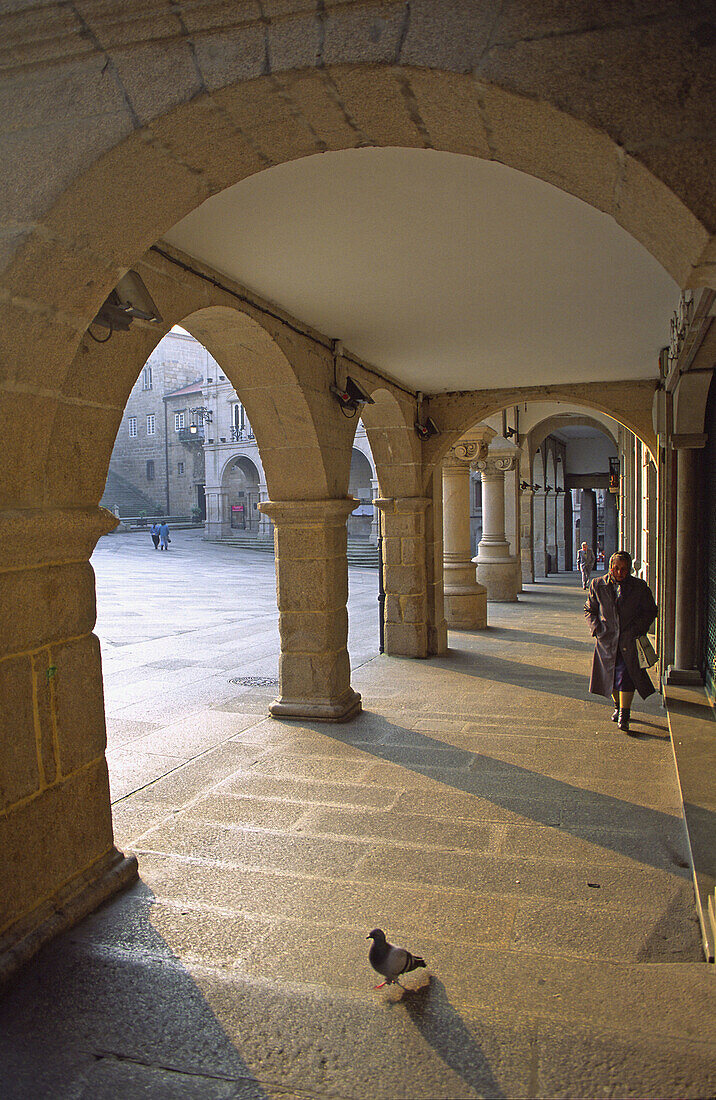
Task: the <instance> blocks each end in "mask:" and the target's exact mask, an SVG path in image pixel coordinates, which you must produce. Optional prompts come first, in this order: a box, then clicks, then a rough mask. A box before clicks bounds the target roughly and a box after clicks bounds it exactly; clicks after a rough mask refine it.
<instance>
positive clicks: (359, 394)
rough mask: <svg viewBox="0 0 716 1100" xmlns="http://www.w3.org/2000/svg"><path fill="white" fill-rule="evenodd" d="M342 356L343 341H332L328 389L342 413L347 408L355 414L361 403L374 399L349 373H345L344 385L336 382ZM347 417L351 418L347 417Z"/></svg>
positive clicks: (371, 403) (372, 401)
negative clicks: (330, 378) (331, 379)
mask: <svg viewBox="0 0 716 1100" xmlns="http://www.w3.org/2000/svg"><path fill="white" fill-rule="evenodd" d="M342 358H343V341H342V340H334V341H333V381H332V383H331V385H330V391H331V393H332V394H334V396H335V397H336V399H337V401H338V403H339V405H340V406H341V410H342V412H343V415H344V416H346V415H347V410H348V411H351V410H352V412H353V416H355V414H356V412H357V411H358V409H359V408H361V406H363V405H375V401H374V400H373V398H372V397H371V396H370V394H369V393H366V391H365V390H364V389H363V387H362V386H359V385H358V383H357V382H356V380H355V379H354V378H351V377H350V375H348V374H347V375H346V381H345V385H343V386H341V385H339V383H338V376H339V370H338V364H339V362H340V361H341V360H342ZM349 419H352V418H351V417H349Z"/></svg>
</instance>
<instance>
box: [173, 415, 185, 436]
mask: <svg viewBox="0 0 716 1100" xmlns="http://www.w3.org/2000/svg"><path fill="white" fill-rule="evenodd" d="M183 427H184V413H174V431H175V432H180V431H181V430H182V428H183Z"/></svg>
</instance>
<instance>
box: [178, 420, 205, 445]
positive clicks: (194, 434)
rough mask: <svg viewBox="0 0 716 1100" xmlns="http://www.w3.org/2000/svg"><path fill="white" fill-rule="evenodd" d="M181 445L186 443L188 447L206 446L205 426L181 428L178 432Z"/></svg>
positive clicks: (195, 425) (193, 425)
mask: <svg viewBox="0 0 716 1100" xmlns="http://www.w3.org/2000/svg"><path fill="white" fill-rule="evenodd" d="M177 436H178V438H179V442H180V443H185V444H186V445H187V446H192V445H198V446H200V447H203V446H204V425H203V424H191V425H190V426H189V427H188V428H180V429H179V431H178V432H177Z"/></svg>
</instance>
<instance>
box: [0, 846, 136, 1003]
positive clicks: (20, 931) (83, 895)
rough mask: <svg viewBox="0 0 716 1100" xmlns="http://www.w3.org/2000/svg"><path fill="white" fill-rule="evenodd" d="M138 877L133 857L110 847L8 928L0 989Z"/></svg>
mask: <svg viewBox="0 0 716 1100" xmlns="http://www.w3.org/2000/svg"><path fill="white" fill-rule="evenodd" d="M138 875H139V868H138V865H137V859H136V856H125V855H123V854H122V852H120V851H118V850H117V849H116V848H113V849H112V851H111V852H110V853H109V854H108V855H106V856H104V857H103V858H102V859H101V860H99V862H98V863H96V864H95V865H94V866H93V867H91V868H90V869H89V870H88V871H84V872H83V873H82V874H81V875H78V876H77V878H75V879H73V880H72V881H71V882H70V883H68V884H67V885H66V886H65V887H64V888H63V889H62V890H60V891H59V892H58V893H57V894H55V895H53V897H52V898H48V899H47V901H45V902H43V904H42V905H41V906H38V907H37V908H36V909H34V910H33V911H32V913H29V914H27V915H26V916H25V917H23V918H22V920H20V921H18V922H17V924H15V925H14V926H13V927H12V928H9V929H8V930H7V932H5V934H4V935H3V937H2V939H0V986H2V985H4V984H5V982H7V981H8V979H9V978H11V977H12V975H13V974H15V973H16V971H18V970H19V969H20V967H21V966H24V965H25V963H26V962H28V961H29V960H30V959H31V958H32V956H33V955H35V954H36V953H37V952H38V951H39V950H40V948H41V947H43V946H44V944H46V943H47V942H48V941H49V940H51V939H54V938H55V936H59V935H60V933H61V932H66V931H67V929H68V928H72V927H73V925H75V924H77V923H78V921H80V920H82V918H83V917H86V916H87V915H88V914H89V913H91V912H93V911H94V910H95V909H97V908H98V906H100V905H101V904H102V903H103V902H105V901H107V899H108V898H110V897H112V895H113V894H117V893H119V891H120V890H123V889H124V888H125V887H126V886H129V885H131V883H133V882H134V881H135V880H136V879H137V878H138Z"/></svg>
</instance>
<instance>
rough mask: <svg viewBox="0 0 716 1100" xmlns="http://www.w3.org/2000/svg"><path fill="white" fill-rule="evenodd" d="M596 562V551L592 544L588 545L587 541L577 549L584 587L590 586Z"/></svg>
mask: <svg viewBox="0 0 716 1100" xmlns="http://www.w3.org/2000/svg"><path fill="white" fill-rule="evenodd" d="M595 562H596V558H595V557H594V551H593V550H592V548H591V546H587V544H586V542H583V543H582V545H581V548H580V549H579V550H578V551H577V565H578V567H579V570H580V572H581V574H582V588H589V580H590V577H591V575H592V570H593V569H594V564H595Z"/></svg>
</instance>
